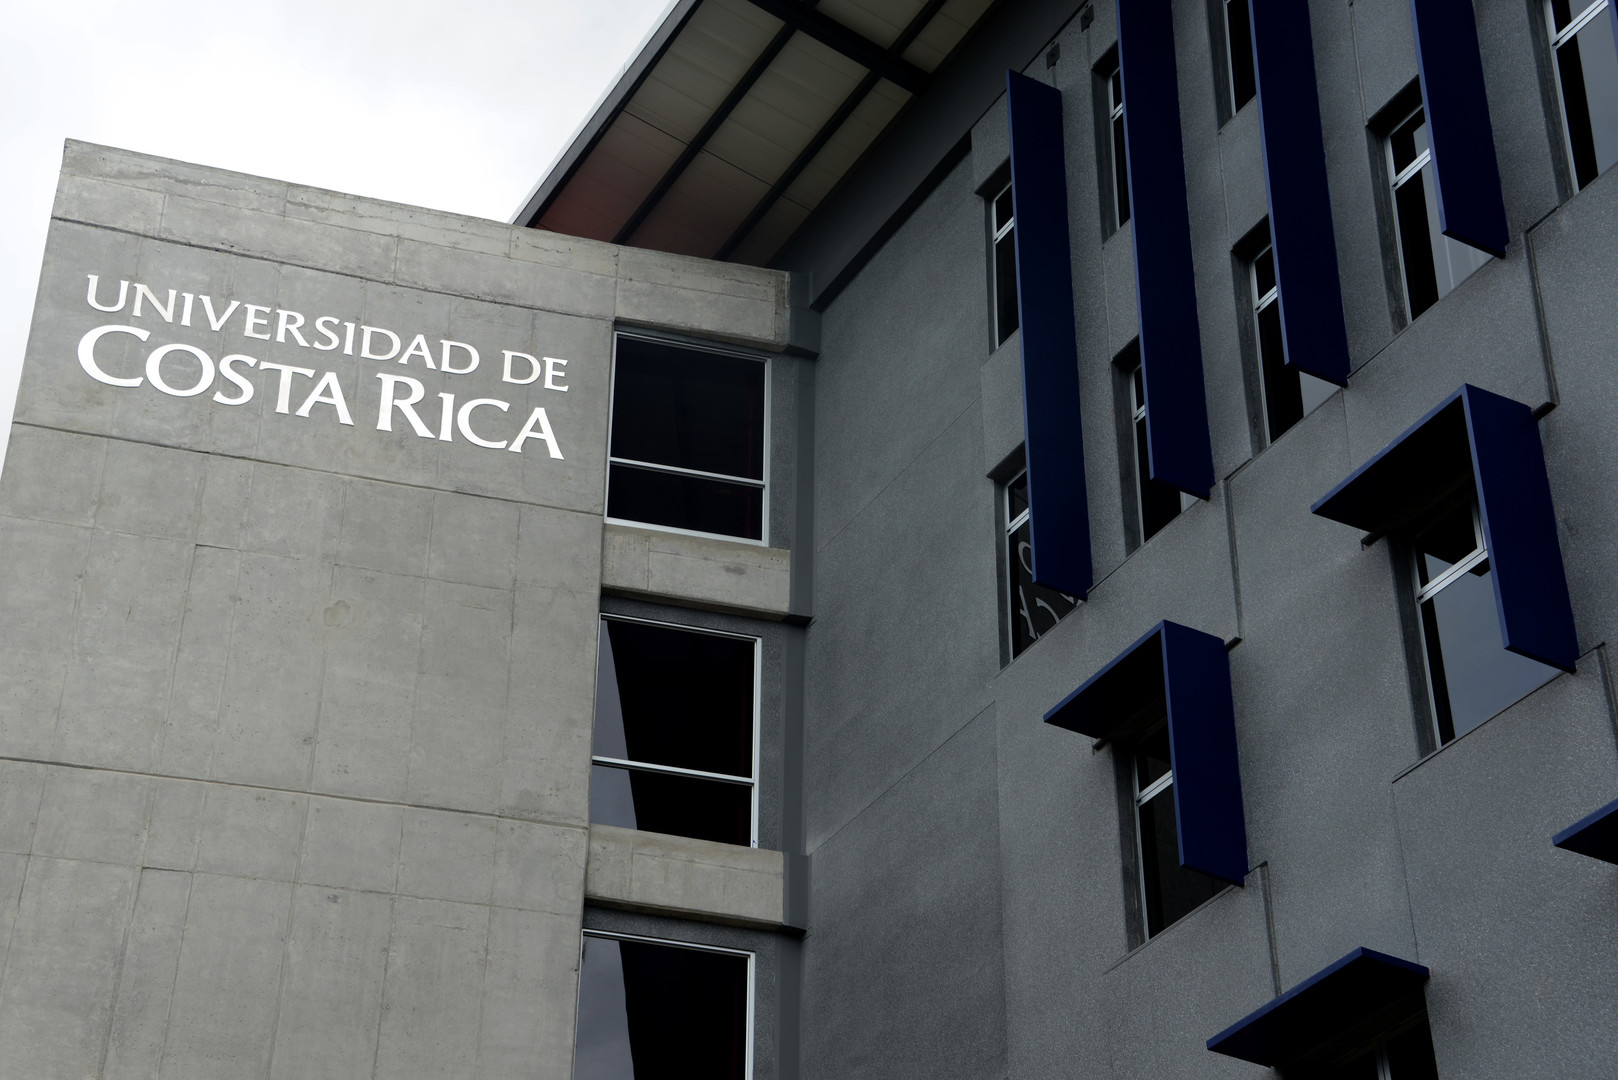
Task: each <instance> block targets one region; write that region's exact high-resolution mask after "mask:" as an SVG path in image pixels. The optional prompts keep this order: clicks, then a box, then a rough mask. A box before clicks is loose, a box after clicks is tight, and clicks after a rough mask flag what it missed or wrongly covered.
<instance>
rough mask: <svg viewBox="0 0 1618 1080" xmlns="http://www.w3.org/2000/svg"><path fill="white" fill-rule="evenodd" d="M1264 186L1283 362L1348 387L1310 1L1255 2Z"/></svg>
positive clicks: (1335, 242)
mask: <svg viewBox="0 0 1618 1080" xmlns="http://www.w3.org/2000/svg"><path fill="white" fill-rule="evenodd" d="M1251 4H1252V8H1251V10H1252V26H1253V55H1254V65H1255V71H1256V74H1257V78H1258V112H1259V128H1260V131H1261V133H1262V136H1263V144H1264V182H1265V187H1266V190H1267V191H1268V193H1269V205H1270V242H1271V244H1272V245H1273V248H1274V253H1275V275H1276V281H1277V283H1278V285H1279V290H1278V292H1279V297H1280V305H1281V340H1282V344H1283V348H1284V350H1285V354H1286V363H1287V366H1289V367H1295V368H1297V369H1298V370H1300V371H1307V372H1308V373H1309V374H1311V375H1314V376H1317V377H1319V378H1322V379H1325V380H1327V381H1329V382H1334V383H1336V384H1337V385H1338V386H1347V385H1348V368H1349V359H1348V327H1347V325H1346V324H1345V322H1344V321H1343V298H1342V283H1341V282H1340V281H1339V280H1338V277H1337V240H1336V237H1335V235H1334V234H1333V232H1332V219H1331V191H1330V189H1329V188H1328V187H1327V184H1326V145H1325V140H1324V138H1323V137H1322V135H1321V129H1320V100H1319V97H1318V95H1317V92H1316V88H1315V52H1314V43H1313V39H1312V37H1311V35H1310V32H1309V5H1308V4H1300V3H1298V0H1251Z"/></svg>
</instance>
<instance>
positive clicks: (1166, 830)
mask: <svg viewBox="0 0 1618 1080" xmlns="http://www.w3.org/2000/svg"><path fill="white" fill-rule="evenodd" d="M1140 849H1141V870H1142V875H1143V877H1144V882H1143V884H1144V887H1145V890H1146V896H1145V900H1146V933H1147V935H1148V936H1151V935H1154V934H1157V933H1160V932H1161V931H1162V930H1163V929H1164V928H1165V927H1168V926H1169V925H1171V924H1172V923H1174V922H1176V921H1178V920H1179V919H1181V918H1183V917H1184V916H1185V915H1187V914H1188V913H1189V912H1190V911H1191V910H1192V909H1193V908H1195V907H1196V906H1197V905H1198V904H1201V903H1202V902H1203V901H1205V900H1208V899H1210V898H1212V897H1213V896H1214V895H1215V894H1216V893H1218V892H1219V890H1220V889H1222V888H1224V887H1225V886H1224V883H1223V882H1221V881H1219V880H1218V879H1217V878H1211V877H1208V876H1207V875H1206V874H1201V873H1198V872H1197V871H1195V870H1187V869H1186V868H1185V867H1183V866H1181V865H1180V841H1179V831H1178V829H1177V827H1176V825H1175V822H1174V787H1173V785H1172V784H1171V785H1170V786H1169V787H1167V788H1165V789H1164V790H1163V791H1162V793H1160V794H1159V795H1157V796H1156V797H1155V798H1153V799H1152V800H1151V801H1150V802H1147V803H1145V804H1144V805H1143V806H1141V807H1140Z"/></svg>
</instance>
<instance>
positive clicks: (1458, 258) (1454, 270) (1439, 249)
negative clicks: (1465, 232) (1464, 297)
mask: <svg viewBox="0 0 1618 1080" xmlns="http://www.w3.org/2000/svg"><path fill="white" fill-rule="evenodd" d="M1421 182H1422V197H1423V198H1424V199H1425V200H1426V203H1427V207H1426V215H1427V222H1428V242H1429V243H1430V245H1431V246H1432V263H1433V277H1434V280H1435V282H1436V283H1437V287H1438V296H1439V298H1440V299H1442V298H1444V297H1446V296H1448V295H1449V294H1450V293H1451V292H1452V291H1454V289H1455V286H1457V285H1459V284H1460V283H1461V282H1463V281H1465V280H1466V279H1467V278H1469V277H1471V276H1472V273H1473V272H1474V271H1475V270H1477V269H1478V267H1480V266H1482V265H1483V264H1484V263H1486V262H1488V261H1489V259H1490V258H1492V256H1491V255H1489V253H1488V252H1486V251H1479V250H1478V249H1477V248H1475V247H1472V246H1471V245H1469V244H1463V243H1461V242H1460V241H1459V240H1451V239H1450V238H1449V237H1447V236H1445V235H1444V234H1443V233H1441V232H1439V231H1438V194H1437V192H1438V189H1437V188H1436V187H1435V186H1434V185H1433V167H1432V165H1431V163H1429V164H1427V165H1425V166H1423V168H1422V170H1421ZM1411 183H1415V181H1414V180H1412V181H1411ZM1406 186H1408V185H1406Z"/></svg>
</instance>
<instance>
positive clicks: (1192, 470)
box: [1118, 0, 1214, 499]
mask: <svg viewBox="0 0 1618 1080" xmlns="http://www.w3.org/2000/svg"><path fill="white" fill-rule="evenodd" d="M1118 68H1119V72H1120V74H1121V75H1122V76H1123V84H1124V87H1123V88H1124V147H1125V156H1126V157H1127V159H1128V162H1129V206H1130V214H1129V225H1130V229H1131V230H1132V232H1133V234H1134V238H1135V302H1136V304H1137V305H1138V308H1139V312H1140V360H1141V374H1142V377H1143V379H1144V381H1145V384H1146V445H1147V455H1148V464H1149V468H1150V472H1151V477H1152V479H1153V480H1156V481H1159V482H1161V483H1164V484H1168V485H1169V486H1170V487H1175V488H1179V489H1180V490H1181V491H1184V492H1188V493H1190V494H1192V495H1195V496H1197V497H1198V498H1203V499H1206V498H1207V497H1208V494H1209V492H1210V491H1211V490H1212V488H1213V482H1214V471H1213V450H1212V443H1211V442H1210V441H1209V437H1208V403H1207V399H1206V398H1205V397H1204V395H1203V386H1202V338H1201V335H1200V333H1199V331H1198V328H1197V290H1196V282H1195V279H1194V277H1193V274H1192V267H1191V215H1190V211H1189V210H1188V209H1187V204H1186V197H1185V157H1184V154H1183V152H1182V149H1181V145H1180V84H1179V80H1178V79H1177V78H1176V76H1175V67H1174V22H1173V12H1172V10H1171V5H1170V2H1169V0H1119V3H1118Z"/></svg>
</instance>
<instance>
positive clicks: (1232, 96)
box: [1216, 0, 1258, 119]
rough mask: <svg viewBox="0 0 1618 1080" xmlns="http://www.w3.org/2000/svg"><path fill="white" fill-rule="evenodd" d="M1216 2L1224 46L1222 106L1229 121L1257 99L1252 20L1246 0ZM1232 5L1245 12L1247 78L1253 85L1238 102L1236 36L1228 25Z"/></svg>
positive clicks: (1239, 92)
mask: <svg viewBox="0 0 1618 1080" xmlns="http://www.w3.org/2000/svg"><path fill="white" fill-rule="evenodd" d="M1216 2H1217V3H1219V4H1220V13H1219V15H1220V26H1221V28H1222V32H1221V34H1220V37H1221V38H1223V40H1224V46H1225V64H1224V69H1225V70H1224V76H1225V78H1224V84H1225V85H1224V87H1223V89H1224V105H1225V108H1226V109H1227V110H1228V112H1227V113H1226V119H1230V118H1233V117H1235V115H1236V114H1237V113H1239V112H1241V111H1242V109H1244V108H1245V107H1247V105H1248V104H1250V103H1251V102H1253V101H1255V100H1256V99H1257V98H1258V73H1257V68H1258V64H1257V63H1256V61H1255V58H1254V56H1253V37H1252V18H1253V16H1252V12H1251V9H1250V8H1248V6H1247V0H1216ZM1232 4H1240V5H1242V9H1243V11H1244V12H1246V19H1247V28H1248V34H1247V37H1246V39H1245V44H1246V46H1247V52H1246V54H1245V55H1246V58H1247V71H1248V78H1249V80H1250V81H1251V82H1252V84H1253V85H1252V88H1251V90H1250V92H1249V93H1248V95H1247V97H1245V98H1242V100H1240V101H1238V100H1236V99H1237V98H1238V97H1239V96H1240V94H1241V90H1240V89H1239V88H1238V87H1237V85H1236V66H1237V65H1236V37H1237V35H1236V34H1235V33H1233V32H1232V29H1231V25H1230V7H1231V5H1232Z"/></svg>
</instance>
